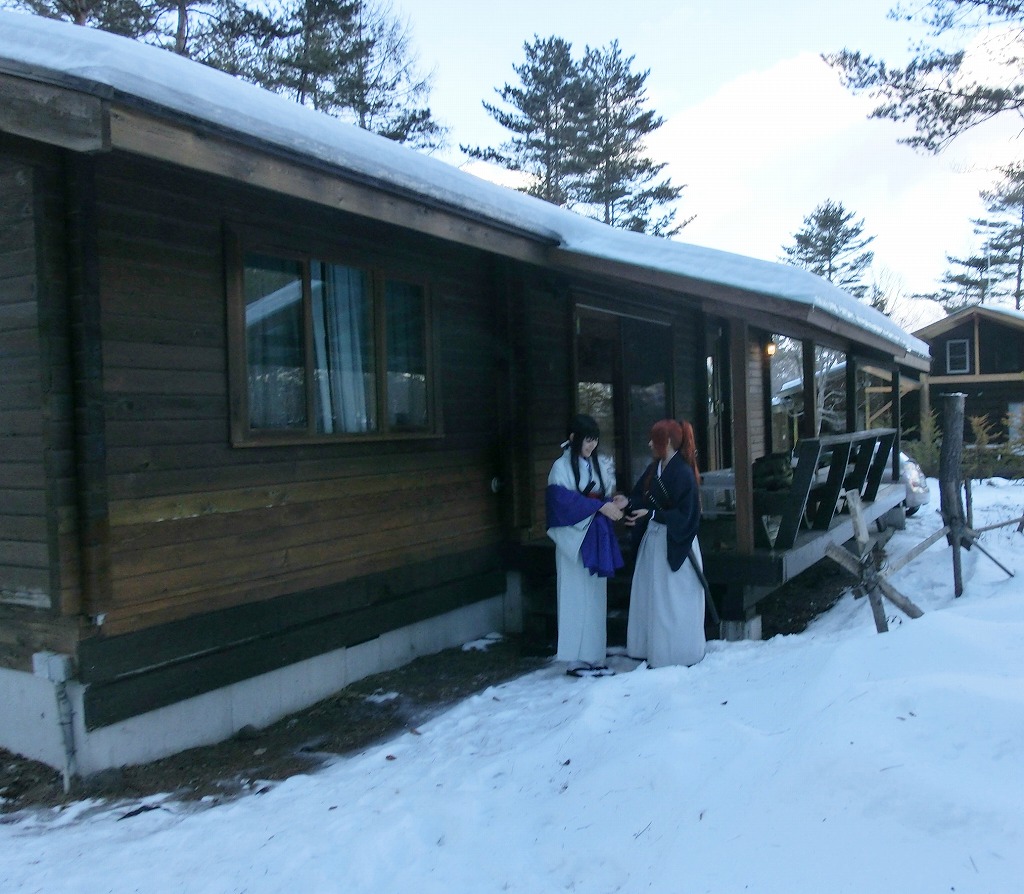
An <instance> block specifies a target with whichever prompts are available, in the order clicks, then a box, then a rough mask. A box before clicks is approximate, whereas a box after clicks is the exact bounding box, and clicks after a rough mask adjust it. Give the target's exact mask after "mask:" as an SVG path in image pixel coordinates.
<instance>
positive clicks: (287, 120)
mask: <svg viewBox="0 0 1024 894" xmlns="http://www.w3.org/2000/svg"><path fill="white" fill-rule="evenodd" d="M0 72H4V73H7V74H13V75H19V76H22V77H27V78H31V79H33V80H37V81H43V82H47V83H51V84H55V85H59V86H64V87H70V88H73V89H75V90H78V91H81V92H84V93H88V94H91V95H95V96H99V97H102V98H107V99H111V100H115V101H119V102H124V103H131V104H134V105H142V106H145V107H148V108H149V109H152V110H154V111H161V112H163V113H165V114H166V113H172V114H175V115H177V116H180V117H182V118H185V119H188V120H192V121H195V122H197V123H201V124H203V125H205V126H208V127H211V128H213V129H215V130H217V131H219V132H221V133H224V134H227V135H235V136H236V137H244V138H246V139H247V140H249V141H252V140H255V141H258V142H260V143H262V144H264V145H267V146H269V147H275V148H277V149H279V150H284V151H287V152H290V153H294V154H296V155H299V156H302V157H305V158H308V159H310V160H315V161H316V162H318V163H320V164H323V165H327V166H330V167H333V168H336V169H338V170H339V171H340V172H343V173H346V174H348V175H351V176H355V177H357V178H359V179H360V180H362V181H364V182H365V181H370V182H373V183H376V184H381V185H383V186H387V187H390V188H392V189H395V190H397V191H401V192H403V193H406V194H411V195H414V196H418V197H420V198H421V199H423V200H425V201H430V202H432V203H434V204H438V205H441V206H443V207H446V208H449V209H452V210H453V211H456V212H461V213H464V214H467V215H471V216H472V217H473V218H475V219H478V220H479V219H481V218H483V219H484V220H486V221H488V222H490V223H492V224H494V225H495V226H502V227H508V228H512V229H514V230H516V231H518V232H520V233H523V234H526V235H528V236H530V237H531V238H534V239H537V240H541V241H543V242H545V243H547V244H550V245H556V246H558V247H559V248H561V249H562V250H563V251H565V252H568V253H570V254H575V255H579V256H582V257H593V258H599V259H603V260H607V261H612V262H616V263H619V264H626V265H630V266H633V267H638V268H644V269H648V270H651V271H657V272H660V273H665V274H669V275H674V276H680V277H685V278H686V279H688V280H691V281H697V282H705V283H709V284H714V285H716V286H722V287H727V288H734V289H738V290H743V291H746V292H752V293H756V294H763V295H770V296H773V297H776V298H780V299H783V300H784V301H789V302H793V303H795V304H799V305H803V306H805V308H807V309H809V310H815V311H819V312H820V313H822V314H824V315H827V316H828V317H831V318H833V319H835V320H839V321H843V322H845V323H847V324H850V325H852V326H855V327H857V328H858V329H860V330H862V331H864V332H867V333H872V334H874V335H875V336H877V337H879V338H881V339H883V340H884V341H885V342H887V343H891V344H892V345H893V346H894V347H898V348H901V349H903V350H904V351H906V352H907V354H909V355H912V356H913V355H916V356H917V357H920V358H927V357H928V346H927V345H926V344H925V343H924V342H922V341H920V340H919V339H917V338H915V337H913V336H912V335H909V334H908V333H907V332H905V331H904V330H903V329H901V328H900V327H899V326H897V325H896V324H895V323H894V322H892V321H891V320H890V319H889V318H888V317H886V316H885V315H884V314H881V313H879V312H878V311H875V310H873V309H872V308H870V307H867V306H866V305H864V304H862V303H861V302H859V301H857V300H856V299H855V298H854V297H853V296H852V295H850V294H848V293H847V292H844V291H843V290H842V289H839V288H837V287H836V286H834V285H832V284H831V283H829V282H828V281H826V280H824V279H822V278H820V277H818V276H815V275H814V274H812V273H809V272H807V271H804V270H799V269H797V268H795V267H790V266H788V265H784V264H776V263H773V262H770V261H762V260H758V259H755V258H749V257H745V256H742V255H736V254H731V253H729V252H723V251H718V250H715V249H710V248H703V247H700V246H695V245H690V244H687V243H685V242H680V241H678V240H668V239H661V238H657V237H652V236H643V235H640V234H637V233H629V232H626V231H623V230H620V229H616V228H613V227H609V226H606V225H605V224H603V223H600V222H598V221H594V220H590V219H588V218H585V217H582V216H580V215H578V214H575V213H574V212H572V211H567V210H565V209H562V208H558V207H556V206H554V205H551V204H550V203H548V202H544V201H542V200H540V199H535V198H532V197H530V196H526V195H524V194H522V193H519V192H516V191H514V190H511V189H508V188H506V187H503V186H498V185H496V184H493V183H488V182H487V181H484V180H481V179H480V178H478V177H476V176H474V175H472V174H468V173H465V172H463V171H460V170H458V169H457V168H455V167H453V166H452V165H449V164H447V163H445V162H442V161H439V160H437V159H433V158H430V157H428V156H425V155H422V154H420V153H419V152H416V151H414V150H412V149H409V148H406V147H404V146H401V145H398V144H396V143H393V142H392V141H390V140H387V139H385V138H383V137H379V136H376V135H375V134H371V133H368V132H367V131H364V130H361V129H359V128H357V127H354V126H352V125H348V124H345V123H343V122H341V121H339V120H337V119H335V118H333V117H331V116H329V115H325V114H323V113H320V112H316V111H313V110H312V109H308V108H306V107H304V106H301V105H299V104H298V103H295V102H293V101H291V100H289V99H287V98H285V97H282V96H279V95H277V94H274V93H270V92H268V91H266V90H263V89H261V88H259V87H256V86H254V85H252V84H248V83H246V82H244V81H241V80H239V79H237V78H234V77H232V76H230V75H227V74H224V73H223V72H220V71H216V70H214V69H212V68H208V67H206V66H204V65H200V64H198V63H196V62H192V61H191V60H188V59H185V58H183V57H181V56H177V55H175V54H173V53H170V52H167V51H165V50H161V49H158V48H155V47H152V46H148V45H146V44H143V43H140V42H137V41H133V40H128V39H126V38H122V37H118V36H115V35H112V34H107V33H105V32H102V31H98V30H95V29H90V28H83V27H79V26H75V25H70V24H67V23H64V22H57V21H53V20H49V19H44V18H41V17H37V16H32V15H28V14H25V13H18V12H0Z"/></svg>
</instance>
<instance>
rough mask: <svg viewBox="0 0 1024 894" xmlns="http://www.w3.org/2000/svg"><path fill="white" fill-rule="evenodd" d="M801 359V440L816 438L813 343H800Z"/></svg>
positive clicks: (816, 403)
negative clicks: (802, 402)
mask: <svg viewBox="0 0 1024 894" xmlns="http://www.w3.org/2000/svg"><path fill="white" fill-rule="evenodd" d="M800 352H801V355H802V358H803V382H804V415H803V419H802V423H801V426H800V437H801V438H816V437H818V391H817V387H816V386H817V381H816V378H815V375H814V342H813V341H810V340H804V341H803V342H801V348H800Z"/></svg>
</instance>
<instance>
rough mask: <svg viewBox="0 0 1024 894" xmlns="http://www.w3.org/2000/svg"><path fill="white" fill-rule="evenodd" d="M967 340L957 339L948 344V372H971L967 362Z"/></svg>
mask: <svg viewBox="0 0 1024 894" xmlns="http://www.w3.org/2000/svg"><path fill="white" fill-rule="evenodd" d="M967 356H968V354H967V340H966V339H957V340H955V341H949V342H946V372H948V373H965V372H969V371H970V369H969V364H968V362H967Z"/></svg>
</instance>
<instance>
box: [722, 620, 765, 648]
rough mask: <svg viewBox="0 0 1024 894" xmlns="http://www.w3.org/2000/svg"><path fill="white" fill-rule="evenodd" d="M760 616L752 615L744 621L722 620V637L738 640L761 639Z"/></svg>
mask: <svg viewBox="0 0 1024 894" xmlns="http://www.w3.org/2000/svg"><path fill="white" fill-rule="evenodd" d="M761 638H762V637H761V616H760V615H754V616H753V617H752V618H747V619H746V620H745V621H722V639H724V640H726V641H728V642H738V641H739V640H744V639H756V640H759V639H761Z"/></svg>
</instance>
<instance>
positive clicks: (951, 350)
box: [910, 304, 1024, 443]
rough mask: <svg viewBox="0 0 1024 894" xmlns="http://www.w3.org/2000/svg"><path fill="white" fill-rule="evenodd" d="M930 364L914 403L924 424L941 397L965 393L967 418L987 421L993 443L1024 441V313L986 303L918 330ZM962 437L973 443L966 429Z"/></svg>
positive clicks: (971, 435)
mask: <svg viewBox="0 0 1024 894" xmlns="http://www.w3.org/2000/svg"><path fill="white" fill-rule="evenodd" d="M914 335H915V336H916V337H917V338H919V339H921V341H923V342H925V343H926V344H927V345H928V346H929V348H930V349H931V355H932V362H931V367H930V369H929V370H928V372H927V374H926V375H922V376H921V377H920V382H919V386H920V387H919V388H915V390H914V393H913V395H912V396H911V398H910V402H912V407H913V410H914V411H915V415H918V414H919V418H921V419H923V418H924V417H926V416H928V414H930V413H931V412H932V411H933V410H934V409H935V408H936V405H937V402H938V397H939V395H941V394H943V393H947V392H954V391H955V392H962V393H963V394H965V395H966V397H965V408H964V416H965V419H966V420H970V418H971V417H972V416H975V417H978V416H983V417H985V418H986V419H987V421H988V424H989V425H990V426H991V436H992V439H993V440H994V441H1005V440H1006V439H1008V438H1009V439H1010V440H1013V441H1020V440H1021V438H1024V431H1022V423H1024V313H1022V312H1021V311H1018V310H1013V309H1011V308H1007V307H998V306H989V305H984V304H978V305H974V306H972V307H965V308H962V309H961V310H958V311H956V312H955V313H951V314H949V315H948V316H946V317H943V318H942V319H941V320H937V321H936V322H934V323H931V324H929V325H927V326H923V327H922V328H920V329H918V330H916V331H915V333H914ZM964 438H965V439H966V441H967V442H968V443H970V442H973V441H974V433H973V432H972V431H971V429H970V426H969V425H967V426H966V430H965V432H964Z"/></svg>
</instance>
